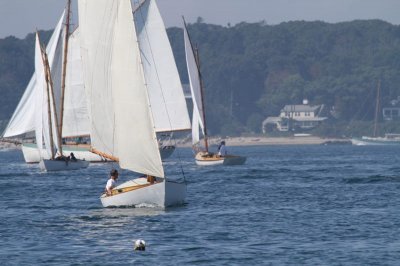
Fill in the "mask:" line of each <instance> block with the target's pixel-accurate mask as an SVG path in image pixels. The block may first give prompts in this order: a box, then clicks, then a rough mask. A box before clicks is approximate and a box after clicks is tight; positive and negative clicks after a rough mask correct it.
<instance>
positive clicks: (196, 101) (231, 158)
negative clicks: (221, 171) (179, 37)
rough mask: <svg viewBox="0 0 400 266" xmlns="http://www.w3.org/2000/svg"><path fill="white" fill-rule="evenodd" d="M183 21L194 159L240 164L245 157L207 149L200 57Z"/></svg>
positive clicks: (220, 163)
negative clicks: (216, 152) (201, 143)
mask: <svg viewBox="0 0 400 266" xmlns="http://www.w3.org/2000/svg"><path fill="white" fill-rule="evenodd" d="M183 23H184V39H185V52H186V64H187V69H188V74H189V81H190V89H191V92H192V100H193V118H192V141H193V148H194V151H195V152H196V155H195V160H196V164H198V165H241V164H244V163H245V162H246V157H244V156H237V155H225V156H219V155H218V154H215V153H212V152H210V151H209V146H208V136H207V126H206V115H205V108H204V90H203V80H202V77H201V72H200V58H199V54H198V50H197V49H194V48H193V45H192V42H191V40H190V36H189V33H188V30H187V26H186V23H185V20H184V21H183ZM199 127H200V128H201V129H202V133H203V136H204V149H201V148H199V143H200V131H199Z"/></svg>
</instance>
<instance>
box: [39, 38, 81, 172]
mask: <svg viewBox="0 0 400 266" xmlns="http://www.w3.org/2000/svg"><path fill="white" fill-rule="evenodd" d="M35 70H36V81H37V85H38V90H37V104H36V109H35V111H36V125H35V137H36V143H37V146H38V147H42V140H43V139H44V146H45V147H46V150H47V154H51V157H50V159H43V158H42V159H41V160H40V163H39V166H40V168H41V170H43V171H61V170H76V169H81V168H85V167H88V165H89V162H86V161H81V160H77V159H76V158H72V159H71V160H67V159H66V158H67V157H64V156H62V155H63V152H62V148H61V143H62V141H61V139H62V138H61V132H60V127H59V125H58V118H57V110H56V102H55V97H54V87H53V80H52V77H51V71H50V65H49V61H48V57H47V54H46V52H45V49H44V48H42V47H41V46H40V40H39V34H38V33H36V49H35ZM40 88H42V89H40ZM56 151H57V153H58V158H60V159H57V158H56Z"/></svg>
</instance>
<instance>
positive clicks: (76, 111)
mask: <svg viewBox="0 0 400 266" xmlns="http://www.w3.org/2000/svg"><path fill="white" fill-rule="evenodd" d="M80 49H81V47H80V40H79V29H77V30H75V31H74V32H73V33H72V34H71V36H70V37H69V45H68V60H67V62H68V64H67V76H66V84H65V97H64V118H63V120H64V121H63V130H62V134H63V137H74V136H85V135H89V134H90V118H89V114H88V106H89V103H88V99H87V97H86V92H85V86H84V83H83V73H82V72H83V69H82V59H81V52H80Z"/></svg>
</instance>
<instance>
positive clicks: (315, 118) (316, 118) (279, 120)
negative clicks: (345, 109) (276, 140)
mask: <svg viewBox="0 0 400 266" xmlns="http://www.w3.org/2000/svg"><path fill="white" fill-rule="evenodd" d="M324 111H325V106H324V105H323V104H322V105H313V106H311V105H309V104H308V101H307V100H304V101H303V104H299V105H285V107H283V109H282V110H281V112H280V115H279V117H268V118H267V119H265V120H264V122H263V124H262V129H263V133H266V132H267V131H268V130H267V128H268V125H270V126H273V127H275V126H276V128H277V129H278V130H279V131H295V130H302V131H304V130H308V129H312V128H315V127H316V126H318V125H319V124H321V123H322V121H324V120H326V119H328V118H327V117H324V116H322V114H323V113H324Z"/></svg>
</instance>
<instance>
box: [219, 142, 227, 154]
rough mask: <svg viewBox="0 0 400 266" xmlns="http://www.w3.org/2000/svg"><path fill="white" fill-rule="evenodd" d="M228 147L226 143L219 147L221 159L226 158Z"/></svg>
mask: <svg viewBox="0 0 400 266" xmlns="http://www.w3.org/2000/svg"><path fill="white" fill-rule="evenodd" d="M226 154H227V152H226V146H225V141H224V140H223V141H221V144H220V145H219V146H218V155H219V156H221V157H224V156H226Z"/></svg>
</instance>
